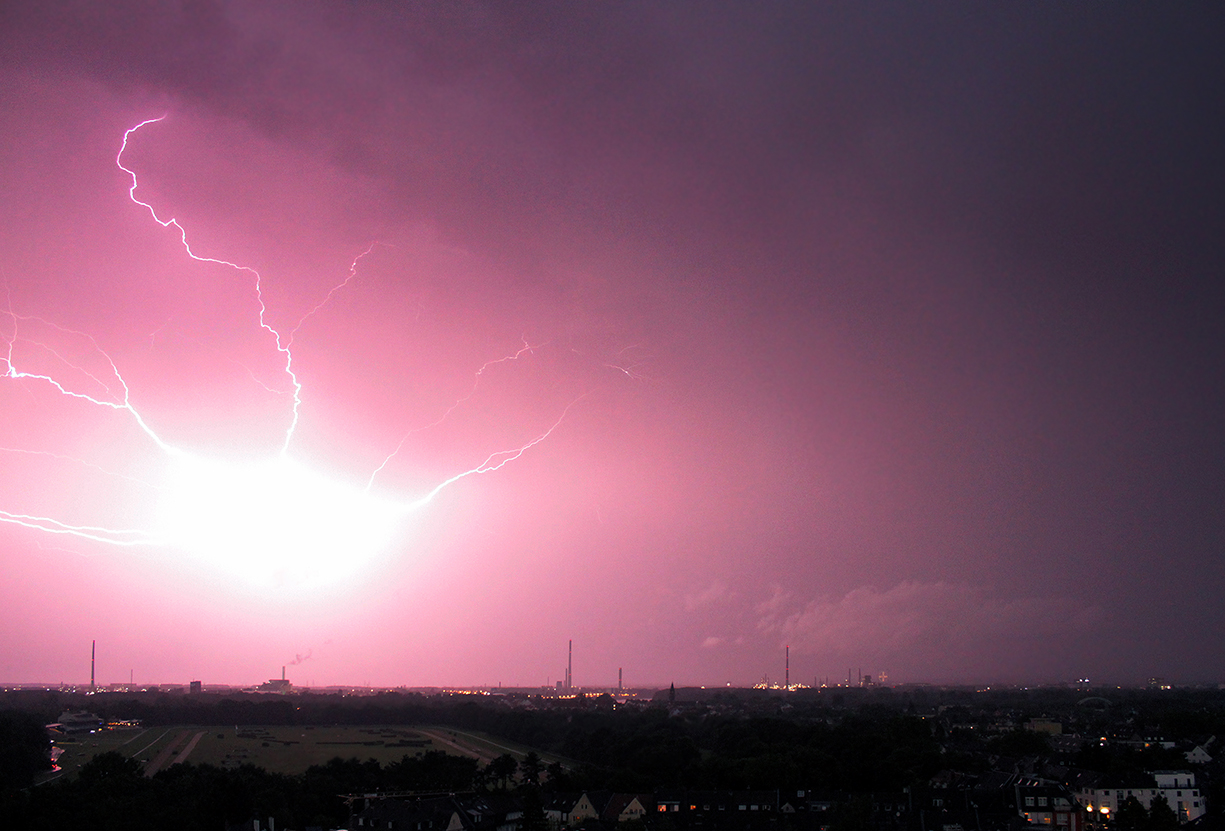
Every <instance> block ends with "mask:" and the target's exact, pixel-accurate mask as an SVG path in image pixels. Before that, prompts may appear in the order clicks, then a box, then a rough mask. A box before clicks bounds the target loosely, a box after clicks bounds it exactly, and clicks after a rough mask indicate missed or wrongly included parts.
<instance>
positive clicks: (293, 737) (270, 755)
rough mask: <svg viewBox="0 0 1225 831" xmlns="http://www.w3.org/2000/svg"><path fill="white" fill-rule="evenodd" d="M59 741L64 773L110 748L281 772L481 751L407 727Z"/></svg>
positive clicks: (154, 762) (151, 767)
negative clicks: (331, 761) (435, 739)
mask: <svg viewBox="0 0 1225 831" xmlns="http://www.w3.org/2000/svg"><path fill="white" fill-rule="evenodd" d="M56 744H57V745H59V746H60V747H62V748H63V750H64V753H63V755H62V756H61V757H60V759H59V764H60V767H61V768H62V769H63V775H65V776H70V777H71V776H74V775H75V774H76V773H77V772H78V771H79V770H80V769H81V766H82V765H83V764H85V763H86V762H88V761H89V760H90V759H92V758H93V757H94V756H95V755H97V754H99V753H105V752H106V751H108V750H116V751H118V752H120V753H122V754H123V755H125V756H127V757H129V758H133V759H137V760H138V761H140V762H141V763H142V764H144V765H145V769H146V771H147V772H150V773H153V772H156V771H157V770H164V769H165V768H166V767H168V766H169V765H172V764H174V763H175V762H177V761H186V762H192V763H194V764H211V765H217V766H219V767H238V766H239V765H242V764H252V765H256V766H257V767H261V768H264V769H265V770H268V771H275V772H277V773H301V772H303V771H305V770H306V769H307V768H308V767H310V766H311V765H317V764H322V763H324V762H326V761H328V760H329V759H332V758H334V757H337V756H339V757H340V758H342V759H349V758H357V759H360V760H362V761H365V760H367V759H374V760H376V761H378V762H379V763H380V764H387V763H388V762H398V761H399V760H400V759H402V758H403V757H405V756H417V755H420V754H422V753H424V752H426V751H427V750H431V749H437V750H443V751H445V752H448V753H452V754H457V755H466V756H475V755H477V754H476V753H473V752H470V751H469V752H465V750H463V749H461V748H458V747H455V746H448V745H447V744H443V745H441V746H438V745H436V744H435V743H434V742H432V741H431V740H430V739H429V738H428V737H426V736H424V735H422V734H421V733H418V732H417V731H416V730H413V729H411V728H407V727H240V728H238V729H237V730H236V729H235V728H234V726H233V725H230V726H228V727H207V726H181V727H153V728H146V729H143V730H142V729H132V730H112V731H102V732H98V733H81V734H75V735H72V736H69V737H63V738H60V739H58V740H57V741H56Z"/></svg>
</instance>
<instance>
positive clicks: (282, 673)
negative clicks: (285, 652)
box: [281, 667, 285, 681]
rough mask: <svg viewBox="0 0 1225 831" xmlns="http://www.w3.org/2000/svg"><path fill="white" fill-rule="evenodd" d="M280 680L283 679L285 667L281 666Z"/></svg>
mask: <svg viewBox="0 0 1225 831" xmlns="http://www.w3.org/2000/svg"><path fill="white" fill-rule="evenodd" d="M281 680H282V681H284V680H285V667H281Z"/></svg>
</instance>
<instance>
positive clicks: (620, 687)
mask: <svg viewBox="0 0 1225 831" xmlns="http://www.w3.org/2000/svg"><path fill="white" fill-rule="evenodd" d="M623 689H625V687H624V686H623V685H622V684H621V667H617V691H618V692H620V691H621V690H623Z"/></svg>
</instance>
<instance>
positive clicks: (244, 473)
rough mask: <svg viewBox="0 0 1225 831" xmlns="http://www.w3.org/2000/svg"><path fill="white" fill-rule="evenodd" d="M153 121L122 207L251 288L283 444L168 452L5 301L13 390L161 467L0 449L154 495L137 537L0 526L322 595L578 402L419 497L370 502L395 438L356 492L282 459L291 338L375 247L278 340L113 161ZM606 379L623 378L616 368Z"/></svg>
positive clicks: (134, 413)
mask: <svg viewBox="0 0 1225 831" xmlns="http://www.w3.org/2000/svg"><path fill="white" fill-rule="evenodd" d="M165 117H166V116H161V117H159V118H152V119H148V120H145V121H142V122H140V123H139V124H137V125H136V126H134V127H132V128H130V129H128V130H127V131H125V132H124V134H123V141H122V143H121V145H120V149H119V153H118V155H117V156H116V158H115V164H116V165H117V166H118V167H119V169H120V170H122V171H124V173H126V174H127V175H128V177H129V178H130V179H131V185H130V186H129V188H128V196H129V198H130V199H131V201H132V202H133V203H135V204H136V205H138V206H140V207H142V208H144V209H145V210H147V211H148V212H149V215H150V216H151V217H152V218H153V220H154V221H155V222H157V223H158V224H159V225H161V226H162V227H163V228H170V227H173V228H174V229H175V230H176V231H177V232H178V237H179V240H180V242H181V243H182V247H183V250H184V251H185V252H186V254H187V255H188V256H189V257H190V258H191V259H193V260H195V261H197V262H200V263H206V264H212V265H219V266H223V267H225V268H228V269H232V270H234V271H237V272H240V273H242V274H245V275H248V276H250V278H251V279H252V280H253V283H254V293H255V300H256V306H257V308H258V314H257V322H258V325H259V327H260V328H261V329H263V330H264V331H266V332H267V333H268V334H269V335H270V336H271V337H272V340H273V344H274V347H275V349H276V350H277V351H278V352H279V353H281V355H282V356H283V359H284V362H283V371H284V372H285V375H286V376H287V377H288V379H289V386H290V388H291V389H292V393H293V403H292V407H291V412H290V414H289V419H288V424H287V426H286V429H285V432H284V437H283V439H282V440H281V441H280V446H279V448H278V449H277V450H276V451H273V450H272V449H269V451H268V452H267V453H265V454H263V455H260V456H257V457H254V458H252V457H247V458H245V459H239V460H233V459H227V458H212V457H206V456H202V455H199V454H196V453H193V452H190V451H188V450H185V449H183V448H181V447H176V446H173V445H171V444H169V443H167V442H166V441H164V440H163V439H162V438H161V437H160V436H159V435H158V434H157V433H156V432H154V430H153V429H152V427H150V426H149V424H148V422H147V421H146V419H145V418H144V416H142V415H141V413H140V412H139V411H138V410H137V409H136V407H135V406H134V405H133V404H132V398H131V391H130V389H129V386H128V383H127V382H126V381H125V380H124V378H123V376H122V374H121V373H120V370H119V367H118V366H117V365H116V363H115V361H114V360H112V359H111V357H110V356H109V355H107V354H106V352H105V351H103V349H102V348H101V346H99V344H98V343H97V342H96V341H95V340H94V339H93V338H92V337H91V336H89V335H88V334H85V333H82V332H76V331H72V330H68V329H64V328H63V327H59V326H56V325H55V324H52V323H48V322H47V321H43V320H41V319H38V318H33V317H28V316H23V315H18V314H16V313H14V312H13V310H12V303H11V301H10V303H9V308H8V310H7V316H8V317H9V319H10V320H11V321H12V333H11V335H6V336H5V342H6V346H7V349H6V350H5V352H4V354H3V356H0V360H3V362H4V363H3V366H4V372H3V376H4V377H6V378H8V379H10V380H13V381H19V380H25V381H33V382H37V383H39V384H43V385H47V386H49V387H50V388H51V389H53V390H55V391H56V392H58V393H59V394H61V395H63V396H65V397H68V398H72V399H76V400H79V401H82V402H85V403H87V404H90V405H93V406H96V407H99V408H103V409H109V410H112V411H118V412H120V413H123V414H125V415H126V416H129V417H131V418H132V419H133V420H134V421H135V423H136V425H137V426H138V427H139V428H140V430H141V431H142V432H143V433H144V434H145V436H147V437H148V438H149V439H150V440H152V442H153V444H154V445H155V446H156V449H157V450H158V451H159V452H160V454H161V458H162V460H163V462H164V467H163V469H162V470H160V471H158V473H160V476H159V475H156V474H154V475H149V476H148V477H147V478H145V477H142V478H139V479H137V478H135V477H132V476H129V475H127V474H123V473H117V472H112V471H109V470H107V469H104V468H103V467H101V466H100V465H96V464H93V463H92V462H87V461H85V460H81V459H73V458H71V457H67V456H63V455H61V454H56V453H50V452H46V451H39V450H30V449H26V448H0V452H4V453H21V454H34V455H40V456H46V457H48V458H55V459H60V460H65V459H67V460H70V461H73V462H76V463H79V464H81V465H85V466H88V467H90V468H92V469H94V470H96V471H98V472H100V473H102V474H104V475H107V476H112V477H115V478H123V479H129V480H131V481H134V482H139V483H140V484H141V485H143V486H146V487H147V488H148V490H149V491H150V492H151V493H153V494H155V496H154V498H153V505H152V506H151V509H150V512H149V513H150V515H151V516H152V519H151V520H150V521H149V527H148V528H111V527H106V526H104V525H101V524H98V525H94V524H81V523H75V524H74V523H69V522H66V521H63V520H61V519H57V518H55V517H51V516H38V515H34V514H30V513H24V512H20V511H9V510H4V509H0V522H3V523H8V524H11V525H16V526H20V527H23V528H27V529H31V530H34V531H37V532H40V533H45V534H52V535H63V536H70V537H75V538H77V539H81V540H88V541H92V542H98V543H104V544H107V545H112V546H123V547H131V546H144V547H153V546H158V547H162V548H165V549H167V550H170V551H177V552H183V553H187V554H189V555H192V556H194V557H196V558H198V559H199V560H200V561H202V562H204V563H206V564H208V565H210V566H212V567H215V568H216V569H218V570H219V571H221V572H222V573H224V574H226V575H229V576H230V577H232V578H234V579H237V580H240V581H242V582H245V583H248V584H251V585H254V586H266V587H276V588H281V587H293V588H300V587H308V588H318V587H326V586H329V585H333V584H336V583H338V582H342V581H344V580H346V579H348V578H350V577H352V576H353V575H355V574H357V573H359V572H360V571H361V570H362V569H363V568H365V567H367V566H368V564H369V563H370V562H371V561H372V560H373V559H374V558H375V557H376V556H378V555H379V554H380V553H382V552H383V551H385V550H386V548H387V547H388V545H389V543H390V542H391V541H392V539H393V538H394V537H395V536H396V535H397V533H398V531H399V530H400V528H401V526H402V525H403V524H404V521H405V518H406V516H407V515H408V514H410V513H411V512H413V511H415V510H417V509H419V508H421V507H423V506H424V505H426V504H428V503H429V502H431V501H432V500H433V499H434V498H435V497H436V496H437V495H438V494H439V493H440V492H441V491H443V490H444V489H445V488H447V487H449V486H450V485H452V484H454V483H455V482H458V481H459V480H461V479H464V478H466V477H468V476H472V475H474V474H480V473H490V472H493V471H496V470H498V469H500V468H502V467H503V466H504V465H506V464H508V463H509V462H511V461H514V460H515V459H518V458H520V457H521V456H522V455H523V454H524V453H526V452H527V451H528V450H530V449H531V448H532V447H535V446H536V445H537V444H539V443H540V442H542V441H544V440H545V439H547V438H548V437H549V436H550V435H551V434H552V433H553V432H554V431H555V430H557V429H558V427H559V426H560V425H561V423H562V420H563V419H564V418H565V417H566V414H567V413H568V412H569V410H570V408H571V407H573V406H574V405H575V404H576V403H577V402H578V401H579V400H581V398H582V397H583V396H579V397H578V398H576V399H574V400H573V401H571V403H570V404H569V405H568V406H567V407H566V408H565V409H564V410H563V411H562V413H561V414H560V416H558V418H557V419H556V420H555V421H554V422H553V424H552V425H551V426H549V427H548V428H547V429H546V430H544V431H543V432H542V433H540V434H538V435H536V436H535V437H534V438H532V439H530V440H529V441H527V442H525V443H524V444H522V445H519V446H517V447H513V448H511V449H509V450H501V451H496V452H493V453H490V454H488V455H487V456H486V458H485V459H484V461H482V462H481V463H480V464H478V465H477V466H475V467H473V468H470V469H467V470H463V471H461V472H459V473H456V474H454V475H452V476H450V477H448V478H446V479H444V480H442V481H441V482H439V483H438V484H437V485H435V486H434V487H432V488H430V489H429V490H428V491H427V492H426V493H425V494H424V495H421V496H416V497H410V496H400V497H398V498H394V499H393V498H390V497H387V496H385V495H379V494H376V493H372V492H371V488H372V485H373V481H374V478H375V476H376V475H377V474H378V473H379V472H380V471H382V470H383V469H384V468H385V467H386V466H387V465H388V463H389V462H391V460H392V459H393V458H394V457H395V456H396V455H397V454H398V453H399V452H400V450H401V448H402V447H403V444H404V440H403V439H402V440H401V441H400V443H399V445H397V446H396V447H395V449H393V450H392V451H391V452H390V453H389V454H387V455H386V457H385V458H384V461H383V462H382V464H380V465H379V466H378V467H377V468H376V469H375V470H374V471H373V472H372V473H371V474H370V476H369V479H368V480H367V482H366V484H365V486H364V487H357V486H355V485H353V484H350V483H347V482H345V481H342V480H339V479H336V478H333V477H330V476H326V475H324V474H322V473H320V472H319V471H317V470H314V469H312V468H311V467H310V466H309V465H307V464H306V463H304V462H303V461H301V460H299V459H296V458H294V457H293V456H292V455H291V454H290V452H289V450H290V446H291V442H292V440H293V436H294V431H295V429H296V427H297V425H298V422H299V415H300V412H301V409H302V392H303V388H302V384H301V382H300V381H299V379H298V376H297V375H296V374H295V372H294V359H293V354H292V352H291V346H292V345H293V341H294V338H295V336H296V335H297V334H298V331H299V330H300V329H301V327H302V325H303V324H304V323H305V322H306V321H307V320H308V319H309V318H311V317H312V316H314V315H316V314H318V313H319V312H321V311H322V310H323V308H324V307H325V306H326V305H327V304H328V302H329V301H330V300H331V298H332V296H333V295H334V294H336V292H338V291H340V290H342V289H344V288H345V287H346V286H347V285H348V284H349V283H350V282H351V281H352V280H354V279H355V278H356V277H357V269H358V264H359V263H360V261H361V260H362V258H363V257H365V256H366V255H368V254H369V253H370V252H371V251H372V250H373V249H374V247H375V245H376V244H377V243H371V244H370V246H368V247H367V248H366V250H365V251H363V252H362V253H360V254H359V255H357V257H356V258H354V260H353V262H352V264H351V265H350V268H349V273H348V275H347V276H346V277H345V279H344V280H343V281H341V282H340V283H338V284H336V285H335V286H333V287H332V289H331V290H330V291H329V292H328V293H327V294H326V296H324V298H323V299H322V300H320V301H319V302H318V303H317V304H315V306H314V307H313V308H311V309H310V310H309V311H308V312H307V313H306V314H305V315H303V316H302V318H301V319H300V320H299V321H298V323H297V325H295V326H294V327H293V329H292V330H290V331H289V333H288V335H282V333H281V332H280V331H278V330H277V329H275V328H274V327H273V326H272V325H271V324H269V323H268V321H267V312H268V309H267V306H266V304H265V302H264V297H263V291H262V286H261V278H260V275H259V273H258V272H257V271H256V270H255V269H253V268H250V267H249V266H244V265H239V264H237V263H232V262H229V261H227V260H223V259H217V258H214V257H208V256H201V255H199V254H197V253H196V252H195V251H194V250H193V249H192V247H191V245H190V243H189V241H188V235H187V231H186V230H185V229H184V227H183V226H182V225H181V224H180V223H179V221H178V220H177V219H175V218H173V217H172V218H170V219H162V218H161V217H160V216H159V215H158V213H157V211H156V210H155V209H154V207H153V206H152V205H151V204H149V203H148V202H144V201H142V200H141V199H139V198H137V195H136V193H137V189H138V187H139V182H138V180H137V176H136V172H135V171H134V170H133V169H131V168H129V167H127V166H125V165H124V162H123V157H124V153H125V152H126V151H127V148H128V142H129V140H130V139H131V138H132V136H133V134H134V133H136V131H137V130H140V129H141V128H142V127H145V126H146V125H149V124H155V123H157V122H160V121H162V120H163V119H165ZM32 321H36V322H37V323H39V324H42V325H46V326H50V327H53V328H55V329H57V330H59V331H60V332H63V333H65V334H68V335H71V336H73V337H75V338H82V339H84V340H85V342H87V343H88V344H89V349H91V350H93V351H94V352H96V354H97V355H100V356H101V357H102V359H103V360H104V361H105V366H106V367H107V368H108V370H109V374H110V375H111V376H112V377H110V378H108V377H106V376H107V373H106V372H102V373H91V372H89V371H88V370H86V369H85V368H83V367H80V366H76V365H74V364H73V363H72V362H71V361H69V360H67V359H66V358H64V357H62V356H61V355H59V354H58V353H57V352H55V350H54V349H52V348H51V347H50V346H46V345H44V344H41V343H38V342H36V341H33V340H29V339H27V338H23V337H22V336H21V334H20V331H19V330H20V328H21V324H22V323H24V322H32ZM18 342H21V343H22V344H25V345H30V346H32V347H34V348H37V349H41V350H42V351H43V352H45V353H47V354H50V355H52V356H53V357H54V358H55V359H56V360H57V361H58V362H59V363H62V364H63V365H65V366H67V367H68V368H69V369H70V370H71V371H72V372H73V373H75V375H74V377H77V378H78V379H79V378H80V377H85V378H87V379H89V383H91V384H94V385H96V387H97V388H98V390H101V391H102V392H97V391H95V392H93V393H86V392H82V391H80V390H79V389H77V388H76V387H77V386H80V381H79V380H78V382H77V383H76V384H72V383H69V382H68V381H66V380H63V379H57V378H56V377H53V376H52V375H51V374H48V373H47V372H45V371H40V372H35V371H25V370H23V369H20V368H19V367H18V358H17V349H16V347H17V344H18ZM536 348H539V347H538V346H532V345H530V344H529V343H528V342H527V340H526V339H525V340H524V341H523V348H521V349H520V350H519V351H517V352H515V353H514V354H511V355H508V356H506V357H503V358H499V359H496V360H492V361H489V362H487V363H486V364H485V365H484V366H482V367H481V368H480V369H478V370H477V371H476V374H475V377H474V380H473V386H472V389H471V390H470V391H469V393H468V394H467V395H466V396H464V397H463V398H461V399H459V400H458V401H456V402H455V403H454V404H452V405H451V407H450V408H448V409H447V410H446V412H444V413H443V415H442V416H441V417H440V418H439V419H438V420H436V421H435V422H434V423H433V424H431V425H428V426H427V427H425V428H419V429H428V427H433V426H436V425H437V424H440V423H441V422H442V421H444V420H446V418H447V417H448V416H449V415H450V414H451V412H452V411H453V410H455V408H456V407H458V406H460V405H461V404H463V403H464V402H465V401H467V400H468V399H469V398H471V397H472V395H473V394H475V392H476V388H477V385H478V384H479V381H480V378H481V375H482V373H484V371H485V370H486V369H488V368H489V367H490V366H492V365H493V364H497V363H501V362H503V361H511V360H517V359H519V358H521V357H523V356H525V355H530V354H532V352H533V350H534V349H536ZM617 369H620V370H621V371H623V372H627V373H628V372H629V370H626V369H625V368H622V367H617ZM99 375H101V376H102V377H99ZM266 388H267V387H266ZM412 432H417V431H412ZM410 434H411V433H410Z"/></svg>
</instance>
